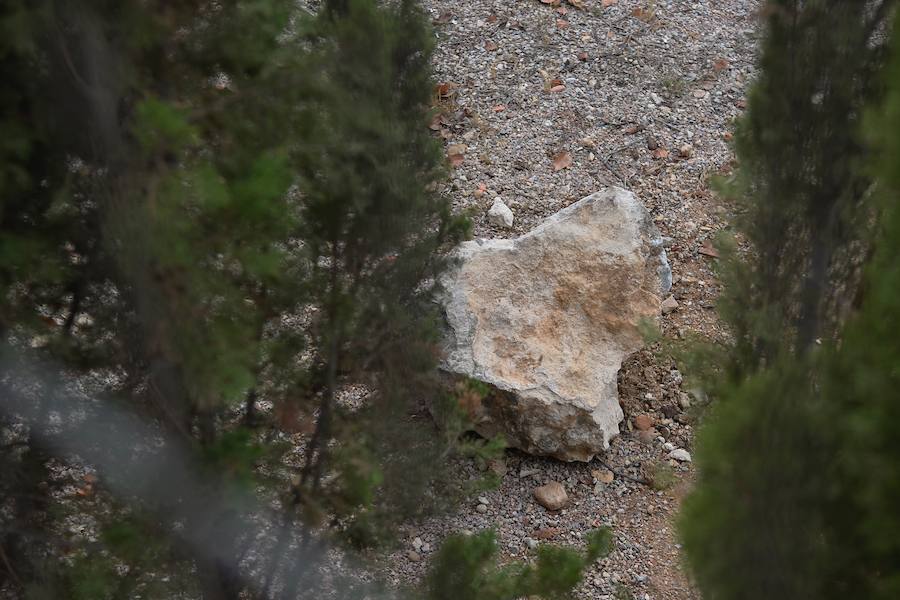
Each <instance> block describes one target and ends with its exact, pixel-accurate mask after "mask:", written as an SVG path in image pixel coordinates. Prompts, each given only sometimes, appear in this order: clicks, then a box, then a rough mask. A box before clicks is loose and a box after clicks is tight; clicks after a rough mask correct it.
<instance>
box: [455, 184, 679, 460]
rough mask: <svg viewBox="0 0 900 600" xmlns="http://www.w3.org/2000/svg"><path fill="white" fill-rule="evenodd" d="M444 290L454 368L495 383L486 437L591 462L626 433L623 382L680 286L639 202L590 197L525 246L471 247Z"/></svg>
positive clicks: (477, 418)
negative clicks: (622, 371)
mask: <svg viewBox="0 0 900 600" xmlns="http://www.w3.org/2000/svg"><path fill="white" fill-rule="evenodd" d="M458 255H459V258H460V261H459V265H458V267H457V268H456V269H455V270H454V271H453V272H451V273H450V274H449V275H448V276H447V277H446V279H445V281H444V286H445V289H446V290H447V293H446V295H445V297H444V300H443V303H444V309H445V314H446V318H447V324H448V334H447V339H446V348H445V350H446V359H445V362H444V365H443V366H444V368H445V369H446V370H447V371H449V372H452V373H457V374H460V375H465V376H467V377H472V378H475V379H478V380H480V381H483V382H485V383H488V384H490V385H491V386H493V388H495V390H496V392H495V393H491V394H490V395H488V396H487V397H486V398H484V399H483V400H482V402H480V403H479V404H478V405H477V406H474V407H470V411H471V414H470V417H471V418H472V421H473V423H474V426H475V428H476V430H477V431H478V432H479V433H481V434H482V435H485V436H488V437H493V436H495V435H497V434H503V435H504V437H505V438H506V440H507V443H509V444H510V445H512V446H514V447H517V448H520V449H522V450H524V451H526V452H529V453H531V454H537V455H544V456H553V457H555V458H558V459H561V460H569V461H571V460H580V461H588V460H590V459H591V458H593V456H594V455H595V454H596V453H598V452H600V451H602V450H604V449H605V448H607V447H608V446H609V440H610V439H611V438H612V437H613V436H615V435H617V434H618V432H619V422H620V421H621V420H622V417H623V413H622V409H621V407H620V406H619V399H618V390H617V375H618V372H619V368H620V367H621V366H622V361H623V359H624V358H625V357H626V356H628V355H629V354H631V353H632V352H634V351H635V350H638V349H639V348H641V347H642V346H643V339H642V336H641V333H640V330H639V326H640V324H641V322H642V321H643V320H644V319H655V318H656V317H657V316H658V315H659V309H660V301H661V299H662V297H663V295H664V294H666V293H667V292H668V291H669V288H670V287H671V270H670V269H669V264H668V262H667V260H666V255H665V251H664V250H663V248H662V239H661V237H660V235H659V232H658V231H657V230H656V227H654V225H653V222H652V220H651V219H650V216H649V214H648V213H647V210H646V209H645V208H644V206H643V205H642V204H641V202H640V201H639V200H638V198H637V197H636V196H635V195H634V194H633V193H631V192H629V191H627V190H624V189H622V188H618V187H610V188H607V189H606V190H604V191H602V192H598V193H595V194H591V195H590V196H587V197H586V198H582V199H581V200H579V201H578V202H576V203H574V204H572V205H571V206H569V207H567V208H564V209H562V210H560V211H559V212H557V213H555V214H553V215H551V216H550V217H549V218H547V219H546V220H545V221H544V222H543V223H541V224H540V225H539V226H537V227H536V228H535V229H533V230H532V231H530V232H529V233H526V234H525V235H522V236H520V237H518V238H515V239H490V240H476V241H470V242H465V243H464V244H462V245H461V246H460V248H459V250H458Z"/></svg>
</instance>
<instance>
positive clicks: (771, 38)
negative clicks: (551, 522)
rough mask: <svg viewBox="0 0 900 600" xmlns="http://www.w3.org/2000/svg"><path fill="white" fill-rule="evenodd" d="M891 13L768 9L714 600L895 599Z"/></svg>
mask: <svg viewBox="0 0 900 600" xmlns="http://www.w3.org/2000/svg"><path fill="white" fill-rule="evenodd" d="M894 4H895V3H893V2H890V1H884V2H862V1H860V2H855V1H841V2H788V1H785V2H782V1H771V2H768V3H767V5H766V11H765V14H766V29H765V35H766V37H765V41H764V44H763V49H762V56H761V59H760V60H761V69H762V71H761V73H760V77H759V81H758V82H757V83H756V85H755V86H754V88H753V91H752V93H751V95H750V101H749V105H748V113H747V115H746V117H745V118H744V120H743V122H742V123H741V124H740V127H739V130H738V136H737V151H738V159H739V172H738V175H737V176H736V181H735V183H734V185H733V186H732V187H730V188H726V191H728V192H730V193H731V194H732V195H733V196H735V197H736V198H737V199H739V200H743V202H744V204H743V206H742V208H744V209H745V212H744V214H743V218H742V220H741V221H740V222H739V231H740V233H741V234H742V235H743V236H744V239H746V240H747V241H748V242H750V244H749V245H750V250H749V252H748V253H747V254H746V255H744V256H741V255H738V254H737V253H736V252H735V251H734V250H733V249H732V251H731V253H730V254H729V256H728V258H727V259H726V260H725V261H724V263H725V264H724V267H723V275H724V276H725V282H726V291H725V294H724V298H723V302H722V306H721V314H722V316H723V317H724V318H725V320H726V322H728V323H729V325H731V327H732V331H733V333H734V335H735V340H734V345H733V346H731V347H730V348H728V350H727V351H726V352H724V353H722V355H721V356H722V360H721V361H720V362H719V363H717V364H716V365H715V366H716V368H715V369H711V371H713V374H712V376H711V377H710V378H709V379H707V381H706V385H707V389H709V390H710V391H711V392H712V394H711V395H712V396H713V398H714V404H713V405H712V407H711V408H710V410H709V413H708V415H707V416H706V422H705V424H704V426H703V428H702V431H701V432H700V434H699V438H698V442H697V444H698V448H697V452H696V454H695V456H696V461H697V464H698V469H699V477H698V483H697V487H696V490H695V491H694V492H693V493H692V495H691V496H690V497H689V498H688V500H687V501H686V503H685V507H684V510H683V515H682V524H681V525H682V526H681V530H682V535H683V538H684V541H685V548H686V550H687V554H688V557H689V561H690V566H691V568H692V571H693V573H694V575H695V577H696V580H697V582H698V584H699V586H700V588H701V590H702V592H703V594H704V595H705V596H707V597H710V598H722V599H743V598H746V599H748V600H749V599H756V598H777V599H781V598H783V599H788V598H791V599H799V598H809V599H813V598H816V599H823V598H847V597H855V598H892V597H896V596H897V594H898V587H897V581H898V575H900V567H898V566H900V561H898V560H897V559H898V556H900V555H898V554H897V544H896V540H897V539H898V538H897V537H896V535H895V534H896V531H897V530H896V528H895V527H896V523H897V519H898V516H900V512H898V511H900V505H898V504H897V503H896V502H895V501H894V502H889V501H887V497H888V496H891V495H892V496H893V497H894V498H895V499H896V493H897V490H898V488H897V485H898V482H900V471H898V464H900V463H898V462H897V447H898V446H897V443H896V442H897V438H896V434H895V433H894V432H895V431H896V428H895V423H896V421H895V420H893V421H892V420H891V419H892V417H893V418H894V419H895V418H896V416H897V410H898V406H900V404H898V402H897V394H896V385H897V381H896V378H897V372H896V364H897V362H896V361H897V347H896V344H897V339H896V331H897V329H896V328H897V324H898V319H900V314H898V312H897V308H898V305H897V303H896V292H897V290H898V287H897V285H898V281H897V278H896V269H895V268H893V267H892V266H890V265H889V264H888V262H889V259H887V256H888V255H891V256H893V255H894V252H895V249H896V244H897V231H896V229H895V225H896V223H895V221H896V214H895V213H896V212H897V211H896V208H897V198H898V196H897V191H898V188H897V186H896V179H895V175H894V173H896V169H897V167H898V163H897V153H896V148H895V145H896V141H895V139H894V138H895V137H896V135H895V132H896V126H897V122H896V114H895V113H896V106H895V105H896V97H895V96H896V90H897V89H898V88H900V77H898V71H897V70H896V66H894V67H891V68H890V69H888V68H886V64H887V58H888V50H887V49H888V47H889V44H891V45H894V46H896V43H895V38H894V37H893V35H894V34H893V31H894V30H893V29H892V28H891V26H890V24H891V21H892V14H893V12H894V10H895V6H894ZM894 52H895V54H896V49H895V51H894ZM894 63H896V59H894ZM883 106H884V108H882V107H883ZM867 123H868V124H867ZM872 131H876V132H877V135H872V133H871V132H872ZM733 247H734V246H733V245H732V248H733ZM886 253H887V254H886ZM873 256H874V258H872V257H873ZM861 268H864V271H865V276H864V277H862V278H861V277H860V276H859V275H858V272H859V271H860V269H861ZM704 356H705V357H707V359H708V358H709V357H710V356H712V355H711V354H709V353H706V354H704ZM891 532H893V533H891Z"/></svg>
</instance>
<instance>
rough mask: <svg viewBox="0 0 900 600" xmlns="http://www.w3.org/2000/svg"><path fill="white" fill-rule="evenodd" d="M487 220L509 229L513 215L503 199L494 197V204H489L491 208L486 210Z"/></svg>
mask: <svg viewBox="0 0 900 600" xmlns="http://www.w3.org/2000/svg"><path fill="white" fill-rule="evenodd" d="M488 220H489V221H490V222H491V223H492V224H494V225H496V226H497V227H502V228H504V229H509V228H510V227H512V226H513V220H514V217H513V213H512V211H511V210H510V209H509V207H508V206H507V205H506V204H504V203H503V200H501V199H500V198H496V199H495V200H494V204H492V205H491V210H489V211H488Z"/></svg>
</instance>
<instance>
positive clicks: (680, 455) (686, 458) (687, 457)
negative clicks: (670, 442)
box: [669, 448, 691, 462]
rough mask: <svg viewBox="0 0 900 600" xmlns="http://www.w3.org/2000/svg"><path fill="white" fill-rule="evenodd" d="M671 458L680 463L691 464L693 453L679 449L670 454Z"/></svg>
mask: <svg viewBox="0 0 900 600" xmlns="http://www.w3.org/2000/svg"><path fill="white" fill-rule="evenodd" d="M669 458H674V459H675V460H677V461H678V462H691V453H690V452H688V451H687V450H685V449H684V448H678V449H676V450H672V451H671V452H669Z"/></svg>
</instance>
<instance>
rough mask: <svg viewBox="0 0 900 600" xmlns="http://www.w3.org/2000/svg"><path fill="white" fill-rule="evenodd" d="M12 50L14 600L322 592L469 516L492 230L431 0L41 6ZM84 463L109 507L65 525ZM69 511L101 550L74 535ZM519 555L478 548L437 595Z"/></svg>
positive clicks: (548, 573) (6, 157)
mask: <svg viewBox="0 0 900 600" xmlns="http://www.w3.org/2000/svg"><path fill="white" fill-rule="evenodd" d="M0 31H2V32H3V33H4V35H3V36H2V37H0V61H2V64H3V72H4V74H5V75H6V85H5V86H4V88H3V90H0V108H2V120H0V128H2V129H0V131H2V132H3V136H2V137H3V140H2V141H0V201H2V212H0V281H2V285H3V295H2V299H0V332H2V334H3V344H4V346H3V348H4V351H3V352H2V353H0V359H2V372H0V385H2V388H0V391H2V395H3V401H2V402H3V405H2V410H0V427H2V433H3V439H2V440H0V441H2V443H3V446H2V447H0V466H2V468H3V473H4V477H3V478H2V480H0V491H2V502H3V510H2V512H0V525H2V527H0V536H2V537H0V577H2V579H0V589H2V590H3V591H4V592H7V591H9V592H11V593H13V594H16V595H19V596H22V597H28V598H60V597H66V598H76V599H77V598H84V599H88V598H90V599H91V600H94V599H99V598H116V597H130V596H132V595H134V594H141V595H142V596H144V597H159V598H171V597H175V596H179V595H183V596H186V597H198V596H199V597H203V598H207V599H210V600H214V599H219V598H238V597H285V598H292V597H297V596H317V595H319V594H321V593H322V590H320V589H318V588H316V586H315V585H314V583H313V582H312V580H313V575H316V574H317V569H318V568H319V567H323V566H327V565H325V563H324V562H323V561H326V560H327V559H328V557H329V555H328V554H327V553H326V551H325V550H324V549H323V547H322V546H323V545H324V544H326V543H327V542H328V541H331V540H335V539H337V540H341V539H343V540H347V541H350V542H352V543H353V544H355V545H371V544H376V543H381V542H384V541H385V540H386V539H387V538H389V534H390V531H391V529H392V525H393V524H394V523H395V522H396V520H397V519H402V518H408V517H410V516H415V515H417V514H420V513H421V512H422V511H423V510H424V509H425V508H427V507H428V505H430V504H431V505H433V504H436V503H437V502H438V501H440V500H442V499H444V498H446V497H448V496H450V494H448V493H447V492H448V487H447V486H448V485H449V483H448V481H445V480H443V481H442V480H441V477H442V475H441V473H442V469H441V463H443V462H446V458H447V456H448V455H449V454H452V453H453V452H457V451H463V450H473V451H476V452H481V451H486V450H490V449H491V448H494V447H495V446H491V445H481V446H479V445H477V444H475V445H472V444H464V443H460V442H459V441H458V440H457V439H456V437H457V436H456V434H458V433H459V430H460V426H459V425H460V423H459V415H458V414H457V412H456V411H454V406H453V404H454V399H453V397H452V394H449V393H447V392H446V391H444V390H442V389H441V388H439V386H438V381H437V378H436V376H435V365H436V359H437V353H436V344H435V327H434V323H435V319H436V314H435V305H434V303H433V301H432V300H433V292H434V286H435V285H436V282H437V281H438V280H439V278H438V275H439V273H440V272H441V269H443V268H444V267H445V266H446V259H445V258H444V256H445V254H444V252H443V250H445V249H447V248H449V247H450V246H451V245H452V244H453V243H455V242H456V241H457V240H458V239H459V238H460V237H461V236H462V235H464V234H465V233H466V222H465V220H464V219H460V218H458V217H455V216H453V215H452V214H451V213H450V210H449V205H448V201H447V199H446V198H445V197H442V196H440V195H438V194H437V193H435V192H434V190H435V189H436V187H437V186H436V183H437V182H438V181H439V180H440V178H441V177H443V159H442V153H441V152H440V146H439V142H437V141H436V140H434V139H432V137H431V136H430V134H429V132H428V128H427V126H426V125H427V123H428V116H429V107H428V104H429V100H430V94H431V89H432V87H431V84H430V66H429V61H430V47H431V35H430V32H429V29H428V26H427V21H426V20H425V19H424V16H423V14H422V13H421V11H420V10H419V8H418V7H417V6H416V4H415V3H414V2H412V0H400V1H399V2H390V3H384V4H379V3H376V2H375V1H374V0H341V1H338V0H331V1H328V2H326V3H325V5H324V7H323V8H322V9H321V11H320V13H319V14H318V15H309V14H305V13H303V12H300V11H298V10H297V9H296V8H295V7H294V5H293V3H292V2H289V1H285V0H257V1H254V2H243V1H237V0H225V1H223V2H203V1H186V2H177V3H171V2H162V1H150V2H147V1H140V2H136V1H129V2H119V1H110V0H89V1H78V2H76V1H69V0H42V1H39V2H25V1H23V0H14V1H13V2H9V3H4V5H3V7H0ZM350 384H352V385H356V386H362V388H363V389H364V390H365V391H366V393H367V397H366V399H365V401H364V402H362V403H360V404H361V405H354V404H353V403H352V402H346V401H345V398H344V396H345V393H344V392H345V391H346V389H347V388H348V386H349V385H350ZM76 392H77V393H76ZM84 396H89V398H88V399H87V400H85V399H84V398H83V397H84ZM261 400H265V401H267V403H268V404H269V405H271V406H273V409H272V410H271V411H270V412H266V411H261V410H258V405H259V404H260V401H261ZM425 401H435V402H436V405H437V406H436V410H435V413H436V414H438V415H443V416H444V421H445V425H449V426H450V429H449V430H448V432H447V433H446V434H445V435H436V434H435V431H434V426H433V424H432V422H431V421H430V420H426V419H424V418H422V417H423V414H424V413H423V410H422V405H423V403H424V402H425ZM79 415H82V416H83V415H88V418H89V420H88V422H87V423H84V424H78V423H69V422H64V423H62V431H64V432H69V431H70V432H77V434H78V435H77V436H76V435H74V434H73V435H72V437H71V439H66V437H65V435H62V434H58V435H56V434H54V431H56V430H57V429H59V427H58V426H57V425H59V424H58V423H57V424H56V425H54V419H55V418H59V417H60V416H62V417H63V418H64V419H63V420H64V421H73V422H74V421H77V420H78V418H79ZM134 415H140V416H141V417H142V418H143V419H145V422H143V423H142V424H140V425H137V424H135V422H134V420H133V418H132V417H133V416H134ZM147 423H149V424H150V425H147ZM454 423H455V424H456V426H455V427H453V424H454ZM296 432H304V433H306V434H307V438H306V439H307V440H308V444H307V445H306V447H305V448H304V449H303V451H302V453H301V455H300V456H301V459H300V460H299V461H297V460H296V454H295V453H293V452H292V451H291V448H290V447H288V445H286V444H284V443H279V440H284V439H285V438H286V437H287V434H289V433H296ZM57 433H58V432H57ZM66 435H68V434H66ZM160 440H164V441H165V444H163V446H164V449H163V450H160V451H159V456H162V457H164V458H166V460H165V461H164V460H162V458H159V457H157V458H158V461H157V462H154V463H153V465H151V466H152V467H153V469H155V470H152V469H150V467H151V466H148V467H146V468H147V469H148V471H147V472H146V474H147V476H146V477H145V476H144V472H143V471H140V472H137V473H135V472H129V470H128V468H126V465H131V463H129V462H128V460H127V459H128V457H129V456H133V455H136V456H141V452H146V450H147V448H148V447H150V448H152V447H154V446H155V445H157V444H159V443H161V442H160ZM75 454H77V455H79V456H80V458H81V459H82V460H87V461H88V462H89V463H90V460H88V458H94V459H96V465H99V466H98V467H97V468H101V467H104V466H105V467H108V469H107V470H106V471H103V470H102V469H101V472H100V481H99V482H97V481H95V479H96V478H92V479H90V480H89V481H87V483H86V485H85V487H84V488H82V489H81V492H83V493H84V494H85V495H86V496H88V497H91V498H93V497H94V495H95V494H96V495H97V496H98V497H101V499H100V500H99V501H98V502H97V503H90V502H88V503H87V504H78V503H77V502H74V501H73V502H69V503H66V502H62V503H60V502H57V501H56V500H55V499H54V497H55V493H56V490H55V489H54V485H55V484H54V483H52V482H51V481H50V480H51V479H52V472H51V471H52V467H53V465H54V464H56V465H58V464H59V463H60V461H63V462H65V461H68V460H74V458H75V457H74V456H73V455H75ZM149 456H151V457H153V456H156V455H155V454H152V453H151V454H150V455H149ZM154 460H156V459H154ZM104 461H105V462H104ZM155 477H159V479H158V480H156V479H154V478H155ZM148 479H149V480H148ZM250 492H252V493H256V494H260V498H261V499H262V500H264V502H263V503H260V502H256V503H254V500H253V496H252V494H251V493H250ZM429 495H430V497H431V498H433V500H434V501H432V502H429V501H428V498H429ZM274 498H280V499H281V503H280V507H279V510H280V513H278V515H279V516H278V517H277V518H276V520H275V521H274V522H275V523H276V524H277V525H279V527H278V529H279V531H278V532H277V534H276V538H277V539H276V540H275V544H274V547H273V546H272V545H269V546H267V547H266V549H265V552H264V554H263V555H262V556H257V557H256V560H257V562H256V563H255V564H254V568H253V569H246V568H244V567H243V566H242V564H243V563H242V560H244V559H245V558H246V556H247V554H248V548H250V547H254V546H252V544H253V543H254V542H255V541H258V540H256V537H259V536H257V535H256V534H259V533H260V531H258V530H257V529H253V527H252V526H251V525H252V523H248V522H249V521H251V520H252V519H253V518H257V517H259V518H263V517H265V518H268V517H269V514H268V512H267V511H266V509H265V508H264V505H265V504H268V503H270V501H271V500H273V499H274ZM86 502H87V501H86ZM251 506H255V507H256V508H257V509H258V512H259V513H261V514H253V513H252V511H250V509H249V508H248V507H251ZM261 506H262V507H261ZM69 511H75V513H77V514H78V515H79V516H84V515H85V514H89V515H90V518H91V519H92V520H93V521H94V522H96V523H97V528H98V536H97V539H96V541H94V542H85V541H83V540H82V541H78V542H76V543H70V542H69V541H68V540H66V539H65V535H64V530H63V528H62V523H63V522H64V519H65V518H66V517H67V516H69V515H67V512H69ZM298 531H303V532H306V533H304V535H303V536H301V538H300V539H298V537H297V535H295V534H296V533H297V532H298ZM282 532H284V535H282ZM311 532H315V533H311ZM263 533H268V534H269V535H271V532H265V531H264V532H263ZM492 547H493V542H492V541H491V540H489V539H487V538H485V539H484V540H481V542H479V544H478V548H477V549H476V550H477V551H476V550H473V549H472V547H471V546H469V545H467V544H461V545H459V544H457V545H450V546H449V547H448V549H447V550H446V551H445V552H444V553H442V557H444V558H443V559H442V560H443V562H441V565H440V570H439V575H438V577H439V578H448V579H453V578H454V577H457V578H458V577H460V576H461V577H463V578H465V577H467V576H468V575H466V573H468V572H467V571H463V575H458V571H459V570H461V569H463V568H464V567H466V565H468V566H469V567H471V566H473V565H474V566H475V568H476V569H482V570H484V569H488V565H489V564H491V560H492V559H493V554H492V552H490V551H487V552H485V550H486V549H488V550H489V549H490V548H492ZM254 548H255V547H254ZM591 552H593V554H592V555H590V556H589V558H590V557H591V556H593V555H595V554H596V552H597V550H592V551H591ZM457 556H458V558H459V560H457V559H456V558H454V557H457ZM61 557H66V558H65V559H64V560H61ZM298 557H302V558H303V560H302V561H301V560H299V558H298ZM466 557H468V558H470V559H472V558H473V557H474V561H475V562H474V563H472V562H466V561H465V560H463V559H464V558H466ZM584 564H585V563H584V559H582V558H581V557H579V556H577V555H576V554H575V553H574V552H567V551H562V550H560V551H554V550H549V549H548V550H543V551H542V554H541V557H540V560H539V561H538V567H537V570H528V569H525V567H524V566H523V567H522V569H523V571H522V572H523V573H527V574H528V575H527V581H525V580H522V583H520V588H517V589H522V590H526V591H528V592H529V593H543V594H545V595H556V594H558V593H562V592H563V591H566V590H570V589H572V587H574V586H575V585H576V584H577V581H578V578H579V575H580V572H581V569H582V568H583V566H584ZM466 568H468V567H466ZM248 570H251V571H253V573H251V574H248V573H247V571H248ZM251 575H252V576H251ZM526 584H527V585H526ZM328 585H331V586H332V587H331V588H330V589H331V591H335V590H341V589H343V588H342V587H341V586H343V585H344V583H341V582H340V581H338V578H332V579H331V580H330V582H328ZM347 585H348V586H349V584H347ZM350 587H352V586H349V587H348V588H347V590H346V593H347V594H350V593H351V592H350ZM430 593H432V595H433V594H434V592H433V590H432V592H430Z"/></svg>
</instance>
